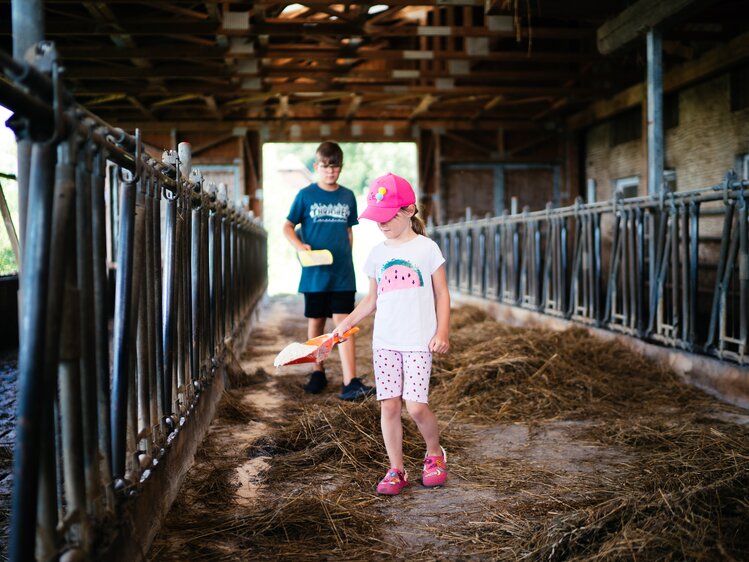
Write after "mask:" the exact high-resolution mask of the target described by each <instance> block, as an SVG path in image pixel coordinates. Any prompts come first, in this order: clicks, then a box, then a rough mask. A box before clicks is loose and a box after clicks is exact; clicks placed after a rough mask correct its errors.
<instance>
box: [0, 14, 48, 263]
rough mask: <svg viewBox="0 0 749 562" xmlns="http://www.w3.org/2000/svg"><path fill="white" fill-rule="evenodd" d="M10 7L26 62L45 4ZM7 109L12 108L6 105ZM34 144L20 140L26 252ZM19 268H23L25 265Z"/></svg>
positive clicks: (16, 46) (40, 31)
mask: <svg viewBox="0 0 749 562" xmlns="http://www.w3.org/2000/svg"><path fill="white" fill-rule="evenodd" d="M10 7H11V27H12V29H13V56H14V57H15V58H17V59H19V60H22V59H23V58H24V57H25V56H26V51H28V50H29V48H30V47H31V46H32V45H34V44H36V43H38V42H39V41H42V40H43V39H44V28H45V19H44V2H43V0H23V1H20V0H15V1H14V2H11V3H10ZM2 105H5V104H2ZM5 107H9V106H7V105H5ZM31 144H32V143H31V139H30V138H29V137H28V134H27V133H22V134H21V135H20V138H18V139H17V147H18V150H17V154H16V156H17V166H18V171H17V173H16V175H17V176H18V221H19V228H18V231H19V239H20V242H21V248H23V245H24V239H25V236H26V217H27V214H28V211H27V209H28V193H29V179H30V178H29V173H30V170H29V166H30V164H31ZM18 265H19V267H20V265H21V264H18Z"/></svg>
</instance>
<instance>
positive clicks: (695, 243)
mask: <svg viewBox="0 0 749 562" xmlns="http://www.w3.org/2000/svg"><path fill="white" fill-rule="evenodd" d="M699 219H700V204H699V203H698V202H696V201H692V202H691V203H690V204H689V220H690V225H691V227H690V232H691V240H692V246H691V250H692V251H691V254H692V255H691V259H690V261H689V310H690V311H691V316H690V317H689V342H690V343H691V344H692V345H693V346H694V345H695V344H696V343H697V289H698V287H699V263H700V243H699V241H700V220H699Z"/></svg>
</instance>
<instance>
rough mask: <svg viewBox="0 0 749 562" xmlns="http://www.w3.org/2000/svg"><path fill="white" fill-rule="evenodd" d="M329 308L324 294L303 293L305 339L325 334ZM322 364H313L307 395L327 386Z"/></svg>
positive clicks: (320, 390)
mask: <svg viewBox="0 0 749 562" xmlns="http://www.w3.org/2000/svg"><path fill="white" fill-rule="evenodd" d="M329 306H330V303H329V299H328V296H327V294H326V293H304V316H306V318H307V339H312V338H316V337H317V336H320V335H322V334H324V333H325V320H327V318H328V315H329V313H328V308H329ZM327 384H328V381H327V379H326V378H325V371H324V368H323V364H322V363H315V370H314V371H313V372H312V373H311V374H310V377H309V380H308V381H307V384H305V385H304V391H305V392H307V393H308V394H319V393H320V392H322V391H323V389H324V388H325V387H326V386H327Z"/></svg>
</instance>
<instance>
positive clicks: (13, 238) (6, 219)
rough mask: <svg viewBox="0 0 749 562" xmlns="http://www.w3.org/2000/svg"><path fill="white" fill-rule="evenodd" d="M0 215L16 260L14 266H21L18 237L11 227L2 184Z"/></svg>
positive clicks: (10, 218) (11, 218)
mask: <svg viewBox="0 0 749 562" xmlns="http://www.w3.org/2000/svg"><path fill="white" fill-rule="evenodd" d="M0 214H2V215H3V222H4V223H5V232H7V234H8V240H10V247H11V248H12V249H13V255H14V256H15V258H16V264H18V266H19V267H20V266H21V248H20V246H19V245H18V236H16V228H15V226H13V217H11V216H10V209H9V208H8V201H7V200H6V199H5V191H3V184H2V183H0Z"/></svg>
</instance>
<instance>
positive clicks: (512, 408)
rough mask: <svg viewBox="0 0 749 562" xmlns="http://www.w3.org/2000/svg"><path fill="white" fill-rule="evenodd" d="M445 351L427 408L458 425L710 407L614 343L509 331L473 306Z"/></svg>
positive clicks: (570, 333) (574, 333) (569, 334)
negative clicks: (451, 416) (450, 417)
mask: <svg viewBox="0 0 749 562" xmlns="http://www.w3.org/2000/svg"><path fill="white" fill-rule="evenodd" d="M452 328H453V332H452V335H451V351H450V353H449V354H448V355H447V356H444V357H439V356H436V357H435V361H434V372H433V375H432V383H431V392H430V403H431V404H433V405H434V406H435V409H437V410H441V411H443V412H444V411H451V412H453V413H454V414H455V416H457V418H458V419H461V420H465V421H473V422H504V421H529V420H533V421H534V422H538V421H542V420H551V419H557V418H563V419H590V418H594V419H596V418H601V417H617V416H618V415H619V414H620V413H621V412H622V411H627V412H628V413H629V414H630V415H632V414H633V413H639V412H647V411H652V409H653V408H654V407H659V408H674V407H677V408H684V407H690V408H691V407H698V406H700V405H704V404H707V403H712V402H713V401H712V400H711V399H710V398H708V397H707V396H705V395H704V394H703V393H701V392H699V391H698V390H695V389H693V388H691V387H688V386H686V385H684V384H683V383H682V382H681V381H680V380H679V379H678V377H677V376H676V375H675V374H673V373H672V372H670V371H666V370H664V369H662V368H660V367H657V366H656V365H654V364H653V363H652V362H650V361H649V360H647V359H646V358H644V357H642V356H640V355H637V354H635V353H633V352H632V351H630V350H629V349H627V348H625V347H624V346H623V345H622V344H620V343H618V342H616V341H604V340H600V339H598V338H595V337H594V336H592V335H590V334H589V333H588V332H586V331H585V330H582V329H579V328H576V329H570V330H567V331H564V332H554V331H550V330H542V329H538V328H514V327H509V326H505V325H503V324H500V323H498V322H495V321H493V320H490V319H488V317H487V316H486V314H484V313H483V312H482V311H480V310H478V309H476V308H474V307H465V308H463V309H460V310H457V311H454V312H453V322H452Z"/></svg>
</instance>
